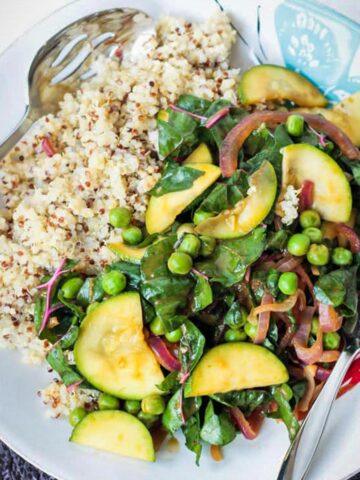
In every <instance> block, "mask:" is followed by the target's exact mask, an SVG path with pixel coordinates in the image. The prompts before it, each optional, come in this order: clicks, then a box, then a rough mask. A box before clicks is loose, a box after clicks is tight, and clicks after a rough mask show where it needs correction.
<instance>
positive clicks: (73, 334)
mask: <svg viewBox="0 0 360 480" xmlns="http://www.w3.org/2000/svg"><path fill="white" fill-rule="evenodd" d="M75 318H76V317H75ZM79 331H80V328H79V327H78V326H77V325H74V324H73V325H71V326H70V328H69V330H68V331H67V332H66V333H65V335H64V336H63V337H62V338H61V340H60V343H59V345H60V347H61V348H62V349H63V350H66V349H68V348H70V347H72V346H73V345H74V343H75V342H76V340H77V338H78V336H79Z"/></svg>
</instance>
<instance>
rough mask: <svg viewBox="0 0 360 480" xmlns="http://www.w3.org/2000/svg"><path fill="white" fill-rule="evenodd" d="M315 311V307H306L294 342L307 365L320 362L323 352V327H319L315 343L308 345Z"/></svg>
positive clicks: (296, 349)
mask: <svg viewBox="0 0 360 480" xmlns="http://www.w3.org/2000/svg"><path fill="white" fill-rule="evenodd" d="M314 313H315V307H306V308H305V310H304V311H303V313H302V318H301V324H300V326H299V328H298V331H297V332H296V334H295V336H294V339H293V342H292V343H293V345H294V348H295V351H296V355H297V357H298V358H299V360H300V361H301V362H303V363H305V364H306V365H310V364H313V363H316V362H318V361H319V360H320V358H321V355H322V353H323V343H322V342H323V333H322V330H321V328H319V329H318V332H317V336H316V341H315V343H314V344H313V345H312V346H311V347H308V346H307V343H308V339H309V335H310V330H311V320H312V318H313V316H314Z"/></svg>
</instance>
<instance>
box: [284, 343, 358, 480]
mask: <svg viewBox="0 0 360 480" xmlns="http://www.w3.org/2000/svg"><path fill="white" fill-rule="evenodd" d="M358 353H359V351H356V352H355V353H353V354H351V353H348V352H346V351H343V352H342V353H341V355H340V357H339V359H338V361H337V362H336V365H335V367H334V370H333V371H332V373H331V375H330V377H329V379H328V380H327V382H326V383H325V385H324V388H323V389H322V391H321V393H320V395H319V397H318V398H317V400H316V401H315V403H314V405H313V406H312V407H311V409H310V411H309V413H308V415H307V417H306V419H305V420H304V422H303V424H302V425H301V428H300V430H299V432H298V434H297V436H296V438H295V440H294V441H293V443H292V444H291V445H290V447H289V449H288V451H287V452H286V455H285V458H284V460H283V463H282V466H281V469H280V472H279V474H278V477H277V480H303V479H304V478H305V477H306V474H307V472H308V470H309V467H310V465H311V462H312V460H313V458H314V455H315V453H316V450H317V447H318V445H319V442H320V440H321V437H322V434H323V432H324V429H325V426H326V422H327V420H328V418H329V414H330V410H331V407H332V405H333V402H334V400H335V398H336V395H337V392H338V390H339V388H340V385H341V383H342V381H343V379H344V376H345V374H346V372H347V370H348V368H349V367H350V365H351V363H352V361H353V360H354V358H355V357H356V356H357V355H358Z"/></svg>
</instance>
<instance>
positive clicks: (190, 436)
mask: <svg viewBox="0 0 360 480" xmlns="http://www.w3.org/2000/svg"><path fill="white" fill-rule="evenodd" d="M181 429H182V431H183V434H184V436H185V445H186V446H187V448H188V449H189V450H191V451H192V452H194V453H195V455H196V465H197V466H199V461H200V456H201V450H202V445H201V437H200V416H199V414H198V413H196V414H195V415H193V416H192V417H190V418H189V420H188V421H187V422H186V423H185V425H183V426H182V427H181Z"/></svg>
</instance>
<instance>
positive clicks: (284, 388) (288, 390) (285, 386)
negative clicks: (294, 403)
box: [280, 383, 294, 402]
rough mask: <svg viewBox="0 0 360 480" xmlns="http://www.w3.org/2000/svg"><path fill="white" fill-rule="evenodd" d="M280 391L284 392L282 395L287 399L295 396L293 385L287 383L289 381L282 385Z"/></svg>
mask: <svg viewBox="0 0 360 480" xmlns="http://www.w3.org/2000/svg"><path fill="white" fill-rule="evenodd" d="M280 391H281V393H282V396H283V397H284V399H285V400H286V401H288V402H289V401H290V400H291V399H292V397H293V395H294V394H293V391H292V389H291V387H290V386H289V385H288V384H287V383H283V384H282V385H281V387H280Z"/></svg>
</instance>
